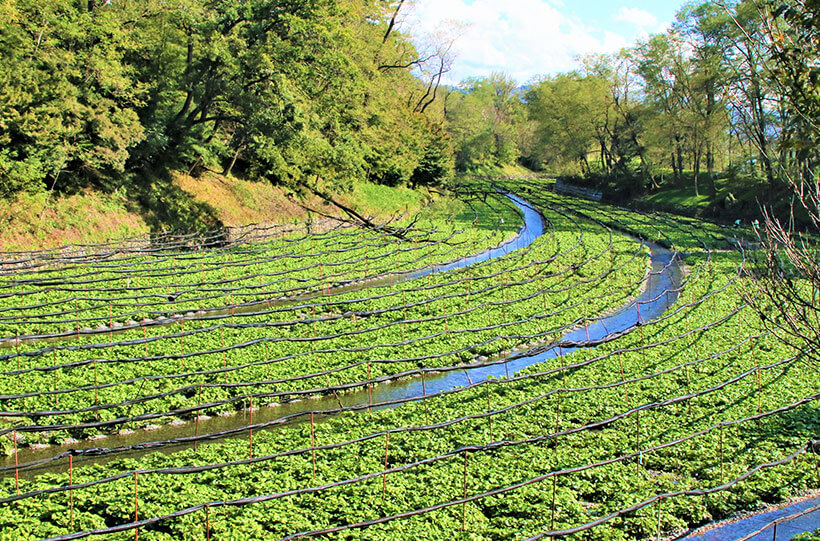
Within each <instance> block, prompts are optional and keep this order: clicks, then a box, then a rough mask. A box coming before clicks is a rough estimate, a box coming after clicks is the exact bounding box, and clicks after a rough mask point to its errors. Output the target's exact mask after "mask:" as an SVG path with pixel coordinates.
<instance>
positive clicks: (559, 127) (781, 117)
mask: <svg viewBox="0 0 820 541" xmlns="http://www.w3.org/2000/svg"><path fill="white" fill-rule="evenodd" d="M410 4H411V2H407V3H405V2H404V1H401V2H395V1H387V0H381V1H377V2H365V1H361V0H312V1H309V2H303V1H290V0H250V1H242V2H240V1H238V0H222V1H206V0H148V1H144V2H128V1H106V2H101V1H96V0H79V1H78V0H59V1H55V2H47V3H44V2H35V1H33V0H4V1H3V2H2V3H1V4H0V57H1V58H2V61H3V65H4V69H3V73H2V74H1V75H0V77H2V80H0V196H2V197H5V198H8V197H10V196H12V195H13V194H15V193H17V192H21V191H28V192H38V191H44V190H50V191H55V190H56V192H57V193H72V192H76V191H77V190H81V189H84V188H86V187H89V186H91V187H93V188H95V189H102V190H108V191H111V190H115V189H125V190H128V193H129V194H133V196H134V197H137V198H142V199H143V203H144V204H151V201H152V198H151V190H155V191H156V190H157V189H158V188H157V187H156V186H157V185H158V182H157V179H162V178H165V177H166V175H167V172H168V171H170V170H181V171H187V172H189V173H192V174H194V175H196V174H197V173H200V172H203V171H214V172H219V173H224V174H235V175H238V176H241V177H243V178H246V179H249V180H253V181H262V182H270V183H273V184H275V185H282V186H287V187H288V188H289V189H292V190H294V191H296V192H297V193H302V192H305V191H307V192H310V191H313V192H316V191H322V190H325V191H327V192H329V193H339V192H344V191H349V190H350V188H351V186H352V185H353V184H355V183H356V182H358V181H361V180H366V181H370V182H374V183H378V184H385V185H389V186H397V185H410V186H418V185H428V186H446V185H447V184H448V182H450V181H451V180H452V178H453V175H454V174H456V173H457V174H465V173H466V174H470V173H481V172H482V171H486V170H488V168H489V169H490V170H492V168H494V167H496V168H497V167H499V166H504V165H509V164H516V165H519V166H524V167H526V168H528V169H530V170H532V171H534V172H541V173H546V174H550V175H566V176H572V177H576V180H577V179H580V181H581V182H584V183H593V184H595V185H596V186H599V187H601V186H603V187H604V188H605V191H606V193H607V195H608V196H609V197H610V198H612V199H615V200H620V201H624V200H630V199H631V198H635V197H640V196H642V195H646V194H651V193H653V192H657V191H663V190H664V189H672V190H674V189H681V188H684V189H685V190H686V191H688V192H691V193H693V194H694V196H695V197H701V198H704V199H705V200H706V201H708V203H709V204H711V207H710V208H711V211H712V214H713V215H714V214H715V213H716V212H717V213H720V212H723V211H724V210H727V209H728V210H735V211H736V212H738V213H740V214H745V215H753V214H755V213H759V210H760V208H759V207H760V203H764V204H768V203H775V204H776V206H777V207H778V208H777V209H776V210H777V211H780V212H785V211H786V208H785V206H784V204H783V201H784V198H783V197H782V196H783V195H784V194H790V193H791V192H790V191H789V190H790V188H791V187H792V186H794V185H800V184H801V183H802V182H803V181H804V180H805V181H809V180H811V177H812V170H813V166H814V165H815V164H816V161H817V151H816V145H815V144H814V141H815V135H816V131H817V123H816V120H817V114H816V111H817V110H818V106H817V103H818V86H817V84H816V83H817V70H818V67H817V57H818V51H817V49H818V39H817V35H818V22H817V21H818V18H817V15H818V12H819V11H820V8H818V5H817V2H813V1H803V0H788V1H787V2H785V3H784V2H782V1H781V0H743V1H739V2H692V3H689V4H687V5H685V6H684V7H683V8H682V9H681V10H680V12H679V13H678V15H677V20H676V21H675V23H674V24H673V25H672V26H671V27H670V28H669V30H668V31H667V32H666V33H662V34H657V35H652V36H650V37H648V38H647V39H645V40H643V41H641V42H639V43H638V44H636V45H635V46H634V47H631V48H627V49H624V50H622V51H620V52H619V53H618V54H613V55H597V56H591V57H585V58H581V59H579V66H580V67H579V68H578V69H577V70H576V71H573V72H570V73H563V74H559V75H552V76H545V77H541V78H538V79H536V80H534V81H514V80H512V79H511V78H510V77H509V76H507V75H505V74H503V73H496V74H493V75H491V76H489V77H485V78H476V79H470V80H467V81H463V82H461V83H460V84H458V85H448V84H445V83H446V82H447V73H448V71H449V70H450V67H451V65H452V62H453V61H454V58H453V55H452V53H451V49H452V44H453V40H454V39H457V38H456V37H452V36H449V35H447V34H446V33H442V34H441V35H439V36H434V37H429V36H428V37H427V38H424V39H419V38H417V37H414V36H413V28H411V27H410V25H409V23H407V22H406V21H405V13H406V12H407V10H408V9H411V8H410V7H408V6H409V5H410ZM159 184H161V183H159ZM152 186H153V187H152ZM798 192H799V193H803V194H804V190H800V189H798ZM804 195H805V194H804ZM786 199H788V198H786ZM154 202H156V195H154Z"/></svg>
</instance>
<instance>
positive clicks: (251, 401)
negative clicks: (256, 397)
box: [249, 396, 253, 458]
mask: <svg viewBox="0 0 820 541" xmlns="http://www.w3.org/2000/svg"><path fill="white" fill-rule="evenodd" d="M249 400H250V403H251V421H250V423H251V427H253V397H252V396H251V397H249ZM249 431H250V432H249V433H250V449H249V458H253V428H250V429H249Z"/></svg>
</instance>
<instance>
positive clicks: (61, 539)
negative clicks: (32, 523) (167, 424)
mask: <svg viewBox="0 0 820 541" xmlns="http://www.w3.org/2000/svg"><path fill="white" fill-rule="evenodd" d="M818 398H820V395H815V396H813V397H810V398H808V399H804V400H801V401H798V402H796V403H794V404H791V405H789V406H785V407H783V408H779V409H778V410H773V411H770V412H766V413H763V414H758V415H756V416H753V417H748V418H746V419H741V420H737V421H725V422H722V423H719V424H716V425H714V426H712V427H710V428H708V429H705V430H702V431H700V432H697V433H694V434H691V435H688V436H686V437H684V438H680V439H678V440H675V441H673V442H668V443H664V444H661V445H657V446H654V447H650V448H646V449H643V450H641V451H637V452H634V453H630V454H627V455H622V456H620V457H616V458H612V459H609V460H606V461H601V462H597V463H592V464H586V465H583V466H576V467H573V468H568V469H564V470H559V471H554V472H550V473H548V474H545V475H542V476H539V477H536V478H532V479H528V480H526V481H523V482H520V483H516V484H514V485H509V486H505V487H503V488H499V489H495V490H492V491H489V492H485V493H482V494H478V495H474V496H471V497H469V498H462V499H458V500H453V501H450V502H446V503H442V504H437V505H435V506H432V507H427V508H424V509H416V510H413V511H407V512H404V513H399V514H396V515H392V516H389V517H382V518H379V519H375V520H370V521H364V522H360V523H357V524H350V525H345V526H338V527H334V528H327V529H323V530H313V531H310V532H301V533H298V534H292V535H290V536H287V537H285V538H284V539H287V540H290V539H298V538H301V537H308V536H313V535H319V534H324V533H333V532H338V531H343V530H349V529H354V528H363V527H367V526H372V525H376V524H381V523H385V522H390V521H392V520H395V519H399V518H407V517H410V516H414V515H421V514H425V513H429V512H431V511H435V510H438V509H444V508H446V507H451V506H454V505H460V504H464V503H469V502H472V501H476V500H479V499H483V498H486V497H488V496H494V495H499V494H503V493H506V492H510V491H512V490H516V489H519V488H522V487H524V486H527V485H531V484H535V483H538V482H540V481H543V480H546V479H549V478H551V477H557V476H562V475H567V474H572V473H578V472H580V471H585V470H589V469H593V468H597V467H601V466H606V465H611V464H615V463H618V462H624V461H626V460H630V459H633V458H637V457H640V456H642V455H644V454H647V453H651V452H655V451H658V450H661V449H665V448H668V447H673V446H675V445H679V444H681V443H683V442H685V441H688V440H691V439H694V438H696V437H699V436H702V435H705V434H708V433H710V432H712V431H714V430H716V429H718V428H721V427H724V426H733V425H736V424H740V423H742V422H746V421H749V420H755V419H762V418H765V417H768V416H771V415H775V414H777V413H782V412H785V411H789V410H791V409H794V408H796V407H799V406H800V405H804V404H806V403H809V402H811V401H813V400H816V399H818ZM562 432H567V431H562ZM556 434H559V433H556ZM539 438H541V439H542V440H543V439H546V438H547V436H541V437H539ZM533 439H535V438H533ZM528 443H530V440H521V441H517V442H511V441H501V442H495V443H491V444H487V445H471V446H466V447H462V448H459V449H456V450H453V451H450V452H448V453H445V454H442V455H438V456H435V457H429V458H425V459H423V460H419V461H416V462H413V463H409V464H404V465H401V466H397V467H394V468H390V469H384V470H382V471H379V472H373V473H369V474H365V475H362V476H359V477H356V478H350V479H346V480H343V481H338V482H334V483H327V484H325V485H320V486H315V487H309V488H303V489H294V490H289V491H286V492H279V493H276V494H268V495H264V496H251V497H245V498H239V499H236V500H229V501H213V502H209V503H204V504H199V505H195V506H191V507H187V508H185V509H181V510H178V511H176V512H173V513H169V514H166V515H162V516H156V517H152V518H148V519H143V520H140V521H136V522H132V523H127V524H121V525H117V526H112V527H108V528H100V529H95V530H89V531H84V532H75V533H71V534H68V535H63V536H57V537H52V538H49V541H68V540H71V539H83V538H85V537H89V536H92V535H101V534H110V533H117V532H122V531H129V530H133V529H136V528H142V527H145V526H150V525H153V524H157V523H159V522H162V521H166V520H170V519H174V518H179V517H182V516H185V515H189V514H192V513H195V512H197V511H201V510H203V509H205V508H206V507H207V508H212V507H229V506H230V507H240V506H243V505H247V504H253V503H263V502H268V501H272V500H276V499H281V498H284V497H290V496H296V495H301V494H313V493H318V492H322V491H324V490H329V489H333V488H337V487H341V486H347V485H351V484H355V483H359V482H362V481H367V480H370V479H375V478H380V477H382V476H386V475H388V474H393V473H400V472H403V471H407V470H410V469H411V468H416V467H419V466H423V465H428V464H432V463H434V462H438V461H441V460H445V459H448V458H453V457H457V456H460V455H462V454H464V455H466V454H467V453H478V452H487V451H495V450H497V449H502V448H506V447H515V446H518V445H526V444H528ZM812 446H813V443H812V442H809V443H808V444H806V445H804V446H803V448H801V449H799V450H798V451H796V452H795V453H793V454H792V455H790V456H789V457H787V458H786V459H783V460H781V461H777V462H773V463H768V464H763V465H760V466H757V467H755V468H753V469H752V470H749V471H748V472H746V473H745V474H743V475H741V476H740V477H738V478H736V479H735V480H733V481H730V482H729V483H725V484H724V485H721V486H719V487H716V488H713V489H707V490H700V491H681V494H687V493H689V492H692V493H693V495H694V494H695V493H697V495H700V494H705V493H710V492H719V491H723V490H726V489H728V488H730V487H731V486H733V485H734V484H737V483H739V482H740V481H742V480H743V479H746V478H748V477H749V476H751V475H753V474H754V473H756V472H757V471H760V470H761V469H768V468H771V467H776V466H778V465H782V464H786V463H789V462H791V461H792V460H794V459H795V458H797V457H798V456H800V455H802V454H803V453H805V452H806V451H808V450H809V449H810V448H811V447H812ZM135 471H136V473H139V470H135ZM131 474H132V473H131V472H128V473H126V474H123V475H131ZM77 487H82V485H77ZM64 488H65V487H64ZM72 488H73V487H72ZM675 494H677V493H675ZM670 497H671V496H670ZM596 522H597V521H596ZM590 527H591V526H590Z"/></svg>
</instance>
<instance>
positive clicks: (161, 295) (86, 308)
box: [0, 217, 554, 324]
mask: <svg viewBox="0 0 820 541" xmlns="http://www.w3.org/2000/svg"><path fill="white" fill-rule="evenodd" d="M542 218H543V217H542ZM519 235H520V233H519ZM553 235H554V233H553ZM451 237H452V235H451V236H450V237H448V238H447V239H449V238H451ZM517 237H518V236H516V237H515V238H517ZM447 239H442V240H441V241H437V242H434V243H432V244H439V243H441V242H447ZM514 240H515V239H513V240H512V241H508V242H505V243H502V244H501V245H499V247H498V248H500V247H502V246H504V245H505V244H508V243H509V242H514ZM478 242H479V241H477V240H476V241H473V242H472V244H477V243H478ZM428 244H430V243H428ZM422 248H423V247H422ZM415 249H416V248H415V247H414V248H413V250H415ZM404 251H411V249H409V248H407V249H399V250H394V251H393V252H390V253H388V254H382V255H380V256H376V257H374V258H373V259H374V260H377V259H380V258H387V257H389V256H391V255H393V256H395V254H397V253H398V252H404ZM322 253H323V254H324V253H333V252H332V251H331V252H322ZM470 257H473V256H466V257H464V258H461V259H469V258H470ZM367 259H368V258H367V256H365V257H364V258H359V259H358V260H356V262H361V261H362V260H365V261H366V260H367ZM423 259H425V257H423V256H420V257H419V258H417V259H416V260H415V261H414V262H418V261H421V260H423ZM456 261H458V260H456ZM414 262H410V263H409V264H413V263H414ZM347 264H350V261H345V262H338V263H329V264H328V266H329V267H331V266H339V265H347ZM406 264H407V263H406ZM446 264H449V263H443V265H446ZM237 265H239V264H237ZM243 265H244V264H243ZM431 266H432V267H435V266H440V265H426V266H424V267H422V269H424V268H430V267H431ZM311 268H313V266H309V267H303V268H300V269H292V270H288V271H284V272H279V273H266V274H261V275H260V274H254V275H252V276H243V277H240V278H237V279H232V280H224V281H220V282H217V283H233V282H241V281H246V280H248V279H251V278H257V277H259V276H277V275H282V274H288V273H291V272H295V271H297V270H309V269H311ZM386 269H390V270H391V271H393V270H395V266H392V265H388V266H387V267H385V270H386ZM418 270H419V269H411V270H408V271H403V272H402V273H395V272H392V273H389V274H394V275H395V274H405V273H406V274H410V273H413V272H418ZM191 272H192V273H200V272H202V271H201V270H194V271H191ZM349 272H355V269H354V270H352V271H349ZM379 272H381V269H380V270H379ZM346 274H347V273H345V272H343V273H337V274H334V275H328V276H327V277H324V279H323V280H322V286H324V284H325V283H327V282H328V280H332V279H333V278H339V277H342V276H345V275H346ZM374 278H378V276H375V277H374ZM279 281H283V280H279ZM297 281H298V280H297ZM303 281H304V279H303ZM355 281H357V280H352V282H355ZM359 281H361V280H359ZM196 285H197V284H185V285H180V284H165V286H164V287H165V289H166V293H165V294H162V293H156V294H153V295H145V296H142V297H139V296H137V297H126V298H135V299H136V298H156V297H161V298H165V297H166V296H167V289H168V288H170V287H174V288H175V289H177V288H180V287H187V288H189V290H190V288H191V287H194V286H196ZM199 285H200V286H202V285H207V284H206V283H203V284H199ZM269 285H272V284H265V285H264V287H266V286H269ZM318 285H319V282H316V286H318ZM158 287H162V286H158ZM258 287H260V286H256V285H254V286H253V287H251V288H250V289H256V288H258ZM307 287H312V286H303V287H300V288H293V289H292V290H290V291H297V292H303V291H304V290H305V289H306V288H307ZM63 289H66V288H63ZM121 289H123V288H119V289H116V288H115V290H121ZM131 289H133V290H135V289H140V290H142V289H154V287H153V286H144V287H137V288H131ZM199 289H200V290H202V289H203V288H202V287H200V288H199ZM243 289H248V287H247V286H246V287H239V288H233V289H232V290H228V289H210V290H213V291H221V292H223V293H227V292H228V291H241V290H243ZM109 290H110V289H109ZM85 291H92V290H89V289H86V290H85ZM100 291H102V290H100ZM40 293H41V292H38V291H33V292H27V293H23V294H25V295H33V294H37V295H39V294H40ZM183 293H184V292H183ZM269 293H278V294H280V295H281V294H282V293H283V292H280V291H276V292H256V293H244V294H241V295H244V296H258V295H260V294H269ZM176 295H180V293H176ZM221 297H222V295H216V296H211V297H204V298H196V299H187V298H186V299H185V300H184V301H175V300H174V301H171V302H168V303H159V304H156V303H155V305H160V306H161V305H169V306H170V305H176V304H187V305H190V304H191V303H193V302H197V301H201V300H208V299H213V298H221ZM72 300H75V301H76V300H89V299H86V298H78V297H76V296H75V297H72V298H69V299H64V300H62V301H57V302H52V303H43V304H41V305H38V306H45V305H54V304H61V303H62V302H70V301H72ZM93 300H95V301H103V300H104V299H93ZM105 300H106V301H107V300H109V299H105ZM95 308H97V307H84V308H83V311H84V312H86V311H89V310H93V309H95ZM4 310H14V309H13V308H11V309H0V312H1V311H4ZM68 313H76V310H69V311H66V312H64V314H68ZM127 315H128V316H133V315H139V314H133V313H132V314H127ZM117 317H118V318H119V317H123V316H121V315H119V314H118V316H117ZM110 318H111V316H109V317H104V316H100V317H97V318H91V320H94V321H99V320H106V319H110ZM3 319H5V320H6V321H14V322H16V323H18V324H20V323H21V322H19V320H17V319H15V318H3ZM78 321H80V322H82V321H88V320H82V319H80V320H76V319H72V320H67V321H62V322H63V323H65V322H69V323H76V322H78ZM25 323H33V324H38V323H44V322H42V321H32V322H25Z"/></svg>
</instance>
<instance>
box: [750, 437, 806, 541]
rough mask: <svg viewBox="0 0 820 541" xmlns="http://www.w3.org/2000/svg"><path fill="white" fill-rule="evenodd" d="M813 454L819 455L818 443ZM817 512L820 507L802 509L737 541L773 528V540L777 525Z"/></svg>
mask: <svg viewBox="0 0 820 541" xmlns="http://www.w3.org/2000/svg"><path fill="white" fill-rule="evenodd" d="M814 453H815V454H820V442H814ZM817 511H820V505H815V506H814V507H809V508H808V509H804V510H803V511H800V512H798V513H793V514H791V515H789V516H786V517H780V518H779V519H777V520H773V521H771V522H769V523H768V524H766V525H765V526H763V527H762V528H760V529H758V530H755V531H754V532H752V533H750V534H749V535H747V536H745V537H742V538H740V539H738V540H737V541H749V540H750V539H752V538H753V537H755V536H758V535H760V534H762V533H763V532H765V531H766V530H768V529H769V528H774V532H775V533H774V535H775V538H776V536H777V526H778V525H780V524H783V523H784V522H791V521H792V520H796V519H798V518H800V517H803V516H806V515H810V514H812V513H816V512H817Z"/></svg>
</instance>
